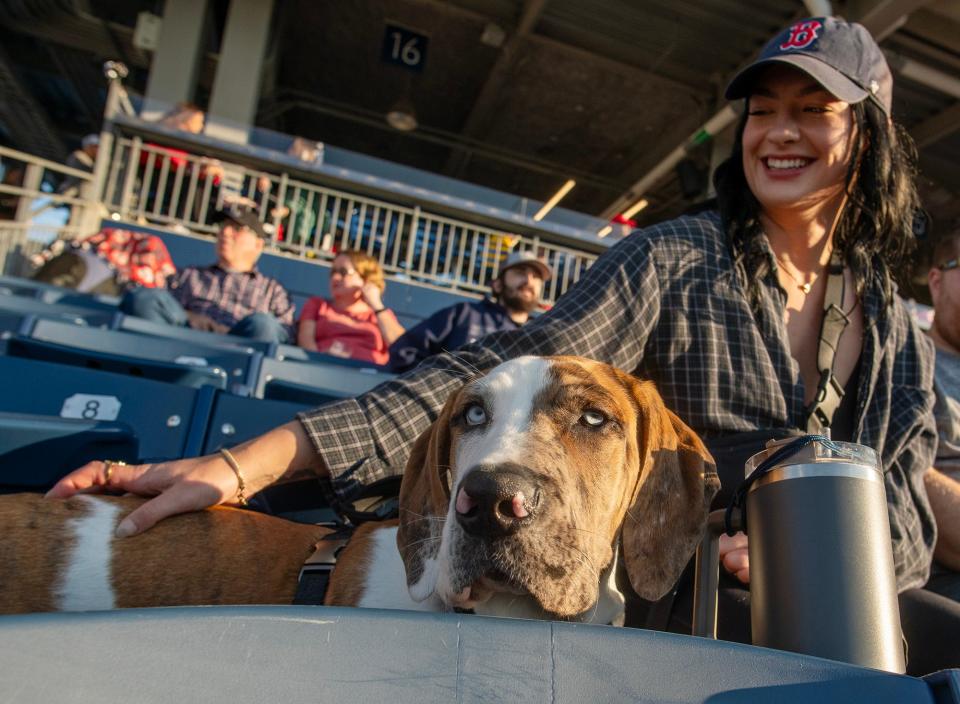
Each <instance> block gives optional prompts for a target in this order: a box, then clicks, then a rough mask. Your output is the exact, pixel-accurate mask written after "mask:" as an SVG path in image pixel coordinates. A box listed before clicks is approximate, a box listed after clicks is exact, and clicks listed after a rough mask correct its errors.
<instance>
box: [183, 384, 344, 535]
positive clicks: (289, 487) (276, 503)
mask: <svg viewBox="0 0 960 704" xmlns="http://www.w3.org/2000/svg"><path fill="white" fill-rule="evenodd" d="M308 408H310V406H309V405H308V404H302V403H289V402H286V401H273V400H267V399H256V398H244V397H241V396H235V395H233V394H227V393H219V394H217V398H216V400H215V401H214V404H213V412H212V414H211V416H210V424H209V426H208V428H207V432H206V436H205V438H204V443H203V452H202V453H201V454H205V455H206V454H211V453H213V452H216V451H217V450H219V449H220V448H221V447H233V446H234V445H237V444H239V443H241V442H244V441H246V440H249V439H251V438H254V437H256V436H257V435H261V434H263V433H265V432H267V431H268V430H271V429H272V428H276V427H277V426H280V425H283V424H284V423H289V422H290V421H292V420H293V419H294V418H295V417H296V415H297V413H298V412H299V411H303V410H306V409H308ZM250 506H251V507H252V508H254V509H256V510H257V511H262V512H263V513H269V514H272V515H278V516H283V517H284V518H287V519H289V520H293V521H300V522H303V523H320V522H323V521H332V520H335V519H336V514H335V513H334V511H333V510H332V509H331V508H330V507H329V506H328V505H327V501H326V497H325V496H324V494H323V492H322V491H321V490H320V485H319V483H318V481H317V480H316V479H306V480H303V481H297V482H291V483H287V484H278V485H276V486H272V487H268V488H267V489H264V490H263V491H261V492H258V493H257V494H254V495H253V496H252V497H251V498H250Z"/></svg>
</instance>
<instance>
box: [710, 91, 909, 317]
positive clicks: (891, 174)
mask: <svg viewBox="0 0 960 704" xmlns="http://www.w3.org/2000/svg"><path fill="white" fill-rule="evenodd" d="M850 107H851V109H852V110H853V120H854V123H855V124H856V125H857V130H858V133H859V135H860V139H858V140H857V141H856V143H855V144H854V147H853V155H852V158H851V160H850V169H849V171H848V172H847V179H846V190H847V195H848V199H847V203H846V205H845V206H844V209H843V212H842V213H841V215H840V219H839V222H838V223H837V229H836V231H835V232H834V247H835V249H836V251H838V252H839V253H840V255H841V256H842V257H843V259H844V261H845V262H846V264H847V266H849V267H850V269H851V270H852V271H853V276H854V280H855V282H856V286H857V293H858V294H862V293H863V289H864V287H865V286H866V284H867V281H868V280H869V279H870V278H871V277H877V282H878V283H879V284H880V286H881V288H882V291H883V296H884V299H885V301H886V302H887V303H888V304H889V303H892V301H893V292H894V275H895V274H896V275H900V274H905V273H906V272H907V270H908V269H909V263H910V261H909V257H910V255H911V254H912V253H913V251H914V248H915V244H916V241H915V238H914V233H913V225H914V218H915V213H917V212H918V210H919V208H920V197H919V195H918V194H917V188H916V182H915V175H916V147H915V146H914V143H913V140H912V139H911V138H910V136H909V135H908V134H907V133H906V131H905V130H904V129H903V128H902V127H900V126H899V125H895V124H893V123H891V122H889V121H888V120H887V116H886V115H885V114H884V112H883V111H882V110H881V109H880V108H879V107H877V106H876V105H874V104H873V103H872V102H871V101H870V100H864V101H862V102H860V103H856V104H854V105H851V106H850ZM747 117H748V115H747V112H746V111H744V115H743V117H741V118H740V121H739V123H738V124H737V131H736V139H735V141H734V144H733V151H732V153H731V155H730V158H728V159H727V160H726V161H724V162H723V163H722V164H721V165H720V166H719V167H718V168H717V171H716V174H715V175H714V187H715V189H716V192H717V203H718V206H719V210H720V217H721V220H722V222H723V227H724V229H725V231H726V232H727V234H728V236H729V237H730V242H731V245H732V248H733V256H734V261H735V262H736V265H737V269H738V270H739V272H740V275H741V277H743V281H745V282H746V285H747V288H748V291H749V293H750V299H751V300H752V301H753V302H754V303H756V301H757V300H758V296H759V291H760V283H759V282H760V281H762V280H763V279H764V277H765V276H766V275H767V273H768V272H769V270H770V260H769V258H768V257H767V256H766V254H765V250H764V248H763V247H762V246H761V244H760V238H761V237H762V236H763V234H762V227H761V224H760V203H759V202H758V201H757V199H756V198H755V197H754V195H753V193H752V192H751V191H750V188H749V187H748V186H747V180H746V177H745V176H744V173H743V159H742V151H743V130H744V127H745V126H746V122H747ZM748 272H749V274H748Z"/></svg>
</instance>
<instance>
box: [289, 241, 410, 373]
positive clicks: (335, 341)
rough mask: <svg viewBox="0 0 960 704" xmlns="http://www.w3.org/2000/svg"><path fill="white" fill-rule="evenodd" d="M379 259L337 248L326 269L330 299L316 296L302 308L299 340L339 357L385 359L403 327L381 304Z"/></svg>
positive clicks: (305, 344)
mask: <svg viewBox="0 0 960 704" xmlns="http://www.w3.org/2000/svg"><path fill="white" fill-rule="evenodd" d="M385 286H386V284H385V282H384V278H383V269H381V268H380V263H379V262H378V261H377V260H376V259H374V258H373V257H371V256H369V255H367V254H366V253H364V252H355V251H344V252H340V253H339V254H338V255H337V256H336V258H335V259H334V260H333V267H332V268H331V269H330V300H327V299H325V298H322V297H321V296H314V297H313V298H311V299H310V300H308V301H307V303H306V304H305V305H304V307H303V311H302V312H301V314H300V323H299V326H298V328H297V344H298V345H300V346H301V347H303V348H304V349H307V350H312V351H314V352H324V353H326V354H332V355H335V356H337V357H347V358H350V359H359V360H363V361H367V362H373V363H374V364H386V363H387V361H388V360H389V359H390V354H389V352H388V351H387V350H388V349H389V347H390V345H391V344H392V343H393V341H394V340H396V339H397V338H398V337H400V336H401V335H402V334H403V333H404V328H403V326H402V325H401V324H400V322H399V321H398V320H397V317H396V316H395V315H394V314H393V311H392V310H390V309H389V308H386V307H384V305H383V300H382V299H381V295H382V293H383V289H384V288H385Z"/></svg>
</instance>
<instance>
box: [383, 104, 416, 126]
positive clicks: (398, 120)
mask: <svg viewBox="0 0 960 704" xmlns="http://www.w3.org/2000/svg"><path fill="white" fill-rule="evenodd" d="M387 124H388V125H390V126H391V127H392V128H393V129H395V130H399V131H400V132H413V130H415V129H417V127H419V123H418V122H417V113H416V111H415V110H414V109H413V103H412V102H411V101H410V99H409V98H400V100H398V101H397V102H396V103H394V105H393V107H392V108H390V111H389V112H388V113H387Z"/></svg>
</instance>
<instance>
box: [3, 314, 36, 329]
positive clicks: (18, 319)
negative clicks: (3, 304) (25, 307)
mask: <svg viewBox="0 0 960 704" xmlns="http://www.w3.org/2000/svg"><path fill="white" fill-rule="evenodd" d="M28 319H32V316H30V315H23V314H20V313H13V312H11V311H8V310H0V334H2V333H15V332H20V331H22V330H23V324H24V321H25V320H28Z"/></svg>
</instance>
